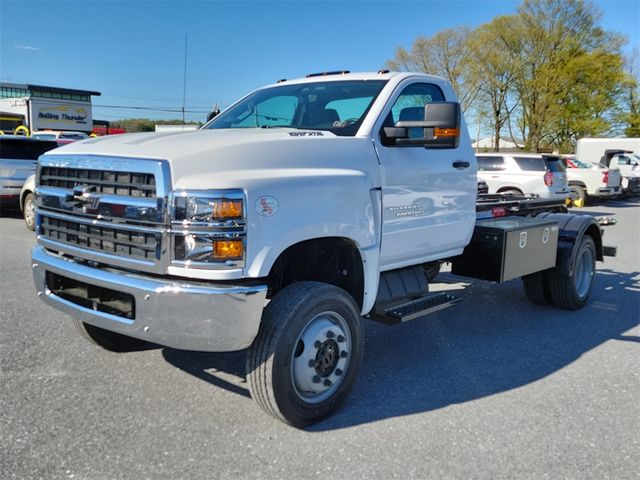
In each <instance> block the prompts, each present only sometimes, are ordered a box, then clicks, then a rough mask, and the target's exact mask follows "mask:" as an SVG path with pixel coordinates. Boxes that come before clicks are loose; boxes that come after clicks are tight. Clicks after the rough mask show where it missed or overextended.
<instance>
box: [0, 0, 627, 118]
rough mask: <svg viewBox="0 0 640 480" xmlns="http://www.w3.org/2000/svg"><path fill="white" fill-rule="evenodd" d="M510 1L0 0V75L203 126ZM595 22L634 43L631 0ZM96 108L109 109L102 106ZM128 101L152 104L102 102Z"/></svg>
mask: <svg viewBox="0 0 640 480" xmlns="http://www.w3.org/2000/svg"><path fill="white" fill-rule="evenodd" d="M519 3H520V2H516V1H506V0H504V1H503V0H499V1H484V0H475V1H473V0H467V1H456V0H449V1H446V0H438V1H426V0H424V1H410V2H405V1H337V0H336V1H331V0H326V1H323V2H316V1H280V2H275V1H253V2H249V1H235V2H222V1H204V0H202V1H177V0H173V1H154V0H148V1H137V2H134V1H124V0H120V1H115V0H112V1H104V0H103V1H91V0H85V1H82V2H72V1H53V0H52V1H46V2H34V1H28V0H22V1H7V0H0V80H2V81H10V82H15V83H31V84H37V85H50V86H57V87H67V88H77V89H83V90H92V91H99V92H102V96H101V97H94V99H93V102H94V113H93V116H94V118H98V119H104V120H115V119H119V118H131V117H144V118H165V119H167V118H180V117H181V114H180V113H172V112H165V111H161V110H162V109H172V108H175V109H180V108H181V107H182V98H183V80H184V50H185V35H186V36H187V37H188V48H187V82H186V107H187V110H188V111H189V112H188V113H187V119H189V120H199V121H204V119H205V117H206V111H207V110H209V109H210V108H211V105H212V104H214V103H218V104H219V105H220V106H222V107H224V106H226V105H228V104H230V103H231V102H232V101H234V100H235V99H237V98H238V97H240V96H242V95H243V94H245V93H247V92H248V91H250V90H253V89H254V88H256V87H258V86H262V85H265V84H269V83H273V82H274V81H276V80H278V79H280V78H296V77H300V76H304V75H305V74H307V73H311V72H320V71H327V70H342V69H348V70H351V71H371V70H377V69H379V68H381V67H382V66H383V65H384V63H385V61H386V60H388V59H390V58H392V57H393V56H394V52H395V50H396V48H397V47H399V46H404V47H410V46H411V43H412V42H413V40H414V39H415V38H417V37H418V36H421V35H422V36H430V35H432V34H434V33H436V32H437V31H439V30H442V29H445V28H454V27H459V26H463V25H467V26H470V27H475V26H477V25H480V24H482V23H485V22H488V21H490V20H491V19H492V18H493V17H494V16H496V15H505V14H511V13H515V11H516V9H517V6H518V4H519ZM595 3H596V5H597V6H598V7H599V8H600V9H601V11H602V20H601V25H602V26H603V27H604V28H605V29H606V30H614V31H617V32H620V33H623V34H625V35H626V36H627V37H628V40H629V43H628V44H627V46H626V50H627V51H631V48H632V47H633V46H634V45H635V46H638V45H640V1H639V0H600V1H597V2H595ZM99 105H105V106H110V107H100V106H99ZM114 106H126V107H131V106H137V107H146V108H154V109H157V110H134V109H130V108H112V107H114Z"/></svg>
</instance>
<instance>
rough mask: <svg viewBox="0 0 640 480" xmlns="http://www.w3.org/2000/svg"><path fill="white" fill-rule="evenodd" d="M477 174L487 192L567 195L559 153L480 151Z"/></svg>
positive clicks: (543, 195) (556, 196)
mask: <svg viewBox="0 0 640 480" xmlns="http://www.w3.org/2000/svg"><path fill="white" fill-rule="evenodd" d="M476 157H477V159H478V178H479V179H481V180H484V181H485V182H487V185H489V193H504V194H512V195H522V194H529V193H533V194H536V195H538V196H540V197H542V198H568V197H569V196H570V193H571V192H570V191H569V186H568V184H567V174H566V170H565V166H564V164H563V163H562V160H561V158H560V157H557V156H553V155H540V154H531V153H479V154H477V155H476Z"/></svg>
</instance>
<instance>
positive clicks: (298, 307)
mask: <svg viewBox="0 0 640 480" xmlns="http://www.w3.org/2000/svg"><path fill="white" fill-rule="evenodd" d="M363 349H364V335H363V332H362V325H361V320H360V313H359V311H358V308H357V306H356V304H355V302H354V301H353V299H352V298H351V296H350V295H349V294H348V293H347V292H345V291H344V290H342V289H340V288H338V287H335V286H333V285H328V284H324V283H319V282H298V283H294V284H292V285H290V286H288V287H286V288H285V289H283V290H281V291H280V292H278V293H277V294H276V296H275V297H274V298H273V300H271V302H270V303H269V305H268V306H267V307H266V308H265V311H264V314H263V317H262V324H261V325H260V331H259V333H258V336H257V337H256V339H255V341H254V342H253V345H252V346H251V347H250V348H249V351H248V352H247V376H248V379H249V385H250V388H251V396H252V397H253V398H254V399H255V400H256V401H257V403H258V405H260V407H261V408H262V409H263V410H265V411H266V412H267V413H269V414H270V415H273V416H274V417H276V418H278V419H280V420H283V421H284V422H286V423H289V424H291V425H293V426H296V427H303V426H306V425H309V424H311V423H314V422H317V421H319V420H321V419H323V418H325V417H327V416H329V415H330V414H331V413H333V411H335V410H336V409H337V408H338V407H339V406H340V405H341V404H342V402H343V401H344V400H345V398H346V397H347V394H348V393H349V391H350V389H351V387H352V385H353V382H354V380H355V377H356V373H357V370H358V367H359V366H360V363H361V362H362V354H363Z"/></svg>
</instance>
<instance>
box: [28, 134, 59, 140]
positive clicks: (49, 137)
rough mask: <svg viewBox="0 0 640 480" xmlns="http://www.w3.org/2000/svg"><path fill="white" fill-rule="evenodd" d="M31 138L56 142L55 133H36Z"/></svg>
mask: <svg viewBox="0 0 640 480" xmlns="http://www.w3.org/2000/svg"><path fill="white" fill-rule="evenodd" d="M31 138H41V139H44V140H55V139H56V134H55V133H34V134H32V135H31Z"/></svg>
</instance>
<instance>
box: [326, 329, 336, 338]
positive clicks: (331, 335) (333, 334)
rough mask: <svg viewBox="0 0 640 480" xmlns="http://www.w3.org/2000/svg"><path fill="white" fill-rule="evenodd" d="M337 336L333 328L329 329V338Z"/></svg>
mask: <svg viewBox="0 0 640 480" xmlns="http://www.w3.org/2000/svg"><path fill="white" fill-rule="evenodd" d="M335 336H336V334H335V333H333V332H332V331H331V330H329V331H328V332H327V338H333V337H335Z"/></svg>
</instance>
